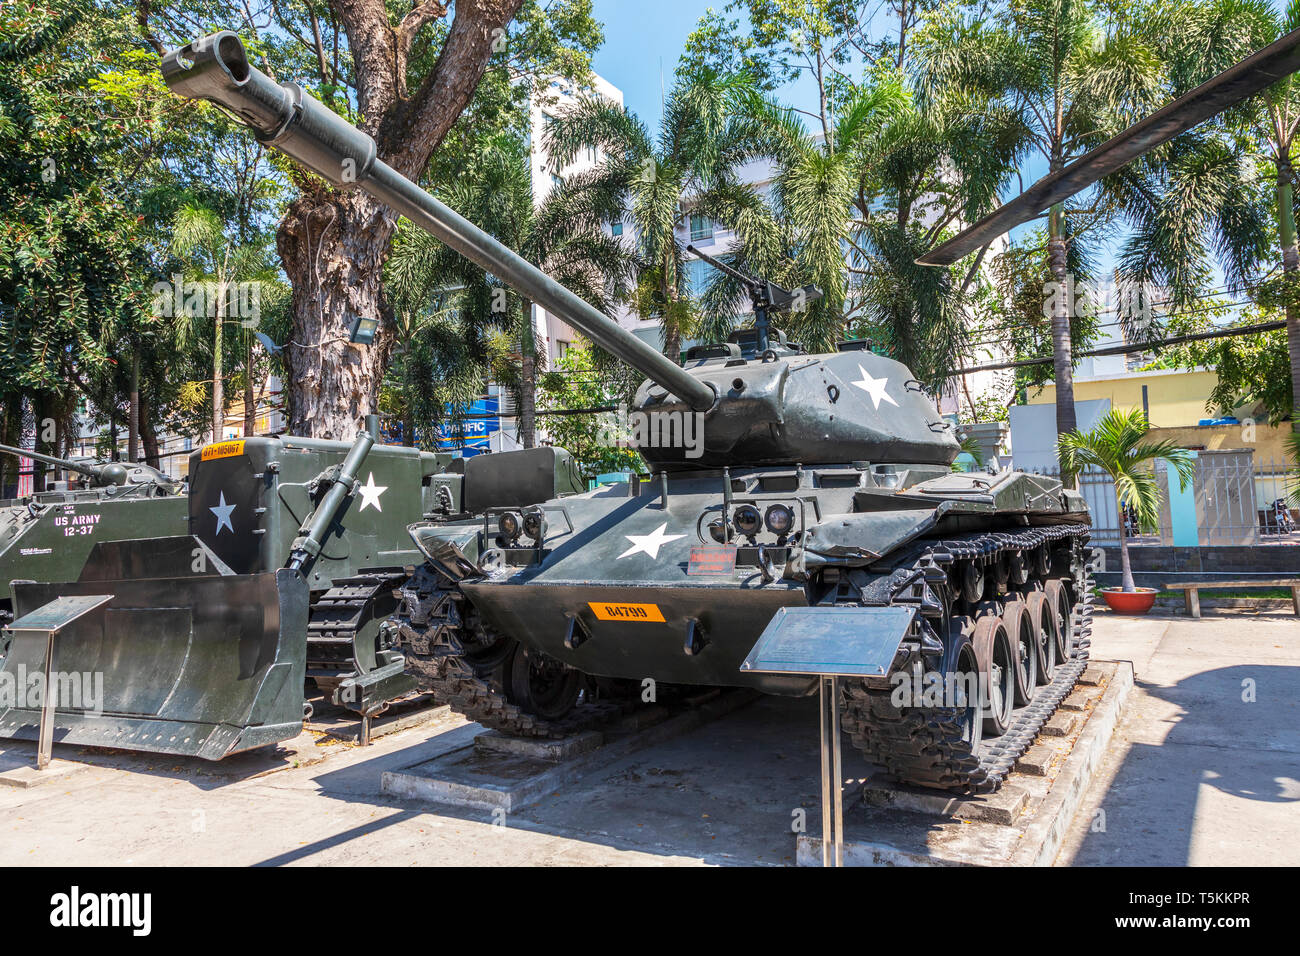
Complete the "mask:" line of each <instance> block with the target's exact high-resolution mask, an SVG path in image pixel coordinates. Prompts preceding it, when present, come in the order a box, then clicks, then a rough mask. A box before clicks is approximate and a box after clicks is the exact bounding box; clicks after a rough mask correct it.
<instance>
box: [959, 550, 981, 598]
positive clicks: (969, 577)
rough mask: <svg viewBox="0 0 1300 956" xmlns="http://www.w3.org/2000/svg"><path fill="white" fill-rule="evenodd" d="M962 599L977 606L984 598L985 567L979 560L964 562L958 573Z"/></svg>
mask: <svg viewBox="0 0 1300 956" xmlns="http://www.w3.org/2000/svg"><path fill="white" fill-rule="evenodd" d="M958 573H959V574H960V579H959V586H960V591H961V596H962V599H963V600H965V601H966V603H967V604H975V603H977V602H979V601H980V600H981V599H982V598H983V597H984V566H983V565H982V564H980V563H979V561H978V560H974V561H963V562H962V563H961V568H960V570H959V572H958Z"/></svg>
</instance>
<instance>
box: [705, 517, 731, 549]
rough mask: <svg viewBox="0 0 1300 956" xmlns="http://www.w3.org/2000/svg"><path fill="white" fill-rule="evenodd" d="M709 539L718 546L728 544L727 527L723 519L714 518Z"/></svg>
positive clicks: (710, 523) (710, 526)
mask: <svg viewBox="0 0 1300 956" xmlns="http://www.w3.org/2000/svg"><path fill="white" fill-rule="evenodd" d="M709 537H710V538H712V539H713V540H714V541H716V542H718V544H726V542H727V526H726V523H725V522H724V521H723V520H722V519H721V518H714V519H713V520H712V521H710V522H709Z"/></svg>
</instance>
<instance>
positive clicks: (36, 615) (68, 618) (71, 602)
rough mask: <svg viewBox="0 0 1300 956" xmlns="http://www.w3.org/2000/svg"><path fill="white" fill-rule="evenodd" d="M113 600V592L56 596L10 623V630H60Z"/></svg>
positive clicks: (8, 628)
mask: <svg viewBox="0 0 1300 956" xmlns="http://www.w3.org/2000/svg"><path fill="white" fill-rule="evenodd" d="M111 600H113V595H111V594H76V595H71V596H64V597H59V598H55V599H54V600H53V601H51V602H50V603H49V604H45V605H42V606H41V607H38V608H37V609H36V610H34V611H32V612H31V613H30V614H24V615H23V616H22V617H20V618H19V619H18V620H16V621H14V622H13V623H12V624H10V625H8V627H7V628H6V629H7V630H10V631H59V630H62V629H63V628H65V627H67V626H68V625H69V624H71V623H72V622H73V621H75V620H76V619H77V618H79V617H81V616H82V615H83V614H89V613H90V612H91V611H93V610H95V608H97V607H99V606H100V605H101V604H107V603H108V602H109V601H111Z"/></svg>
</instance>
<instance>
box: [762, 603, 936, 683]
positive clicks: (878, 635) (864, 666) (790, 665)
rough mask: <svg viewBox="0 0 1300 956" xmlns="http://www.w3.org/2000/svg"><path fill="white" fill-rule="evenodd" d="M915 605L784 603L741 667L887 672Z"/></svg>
mask: <svg viewBox="0 0 1300 956" xmlns="http://www.w3.org/2000/svg"><path fill="white" fill-rule="evenodd" d="M915 617H916V608H914V607H904V606H893V607H786V608H781V610H779V611H778V612H777V614H776V616H775V617H774V618H772V620H771V622H770V623H769V624H768V625H767V628H766V629H765V630H764V631H763V634H762V636H760V637H759V639H758V641H757V643H755V644H754V646H753V648H751V649H750V652H749V655H748V656H747V657H746V658H745V662H744V663H743V664H741V665H740V669H741V670H742V671H752V672H755V673H767V674H823V675H831V674H833V675H837V676H841V677H883V676H885V675H886V674H888V673H889V666H890V665H891V664H892V663H893V662H894V655H896V654H897V653H898V648H899V645H900V644H902V643H903V638H905V637H906V636H907V633H908V631H910V630H911V629H912V621H913V620H914V619H915Z"/></svg>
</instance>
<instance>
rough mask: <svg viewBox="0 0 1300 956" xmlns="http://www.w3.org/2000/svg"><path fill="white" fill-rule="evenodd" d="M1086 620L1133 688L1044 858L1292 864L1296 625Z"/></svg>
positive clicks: (1299, 735)
mask: <svg viewBox="0 0 1300 956" xmlns="http://www.w3.org/2000/svg"><path fill="white" fill-rule="evenodd" d="M1205 614H1206V616H1205V617H1203V618H1201V619H1200V620H1191V619H1189V618H1186V617H1182V616H1178V615H1162V616H1156V615H1152V616H1149V617H1147V618H1120V617H1116V616H1113V615H1099V617H1098V621H1097V627H1096V631H1095V633H1094V638H1093V652H1094V654H1095V655H1096V656H1098V657H1105V658H1111V659H1128V660H1131V661H1133V664H1134V670H1135V677H1136V686H1135V687H1134V693H1133V695H1132V697H1131V698H1130V701H1129V706H1128V711H1127V713H1126V715H1125V719H1124V720H1123V722H1122V723H1121V724H1120V727H1119V729H1118V731H1117V733H1116V736H1115V741H1114V743H1113V745H1112V747H1111V749H1110V752H1109V754H1108V757H1107V760H1106V762H1105V764H1104V765H1103V767H1102V768H1101V772H1100V773H1099V774H1098V776H1097V778H1096V779H1095V780H1094V783H1093V786H1092V788H1091V790H1090V792H1089V794H1088V796H1087V799H1086V800H1085V801H1084V805H1083V807H1082V808H1081V810H1080V812H1079V815H1078V816H1076V818H1075V821H1074V826H1073V828H1072V835H1071V838H1070V839H1069V840H1067V841H1066V843H1065V845H1064V846H1063V847H1062V850H1061V854H1060V856H1059V857H1058V859H1057V865H1058V866H1059V865H1063V864H1073V865H1082V866H1092V865H1148V866H1185V865H1192V866H1199V865H1223V866H1278V865H1283V866H1294V865H1296V864H1300V840H1298V839H1297V837H1298V836H1300V621H1298V619H1297V618H1296V617H1295V616H1294V615H1293V614H1291V613H1290V612H1289V610H1288V611H1285V612H1279V613H1270V614H1262V615H1251V614H1244V613H1240V612H1237V611H1234V610H1228V609H1223V610H1206V612H1205Z"/></svg>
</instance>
